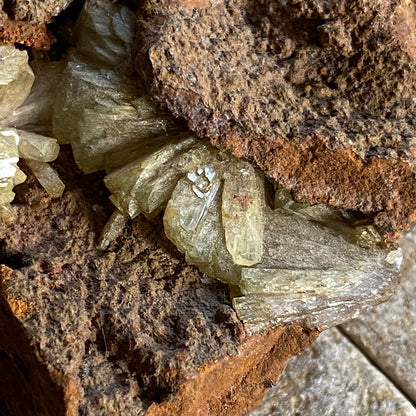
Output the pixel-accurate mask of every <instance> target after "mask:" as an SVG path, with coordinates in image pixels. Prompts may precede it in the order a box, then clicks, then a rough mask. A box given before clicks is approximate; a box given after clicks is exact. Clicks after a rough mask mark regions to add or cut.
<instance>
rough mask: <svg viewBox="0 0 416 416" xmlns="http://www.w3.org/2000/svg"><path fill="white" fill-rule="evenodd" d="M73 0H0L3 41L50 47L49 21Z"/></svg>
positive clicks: (41, 47)
mask: <svg viewBox="0 0 416 416" xmlns="http://www.w3.org/2000/svg"><path fill="white" fill-rule="evenodd" d="M71 1H73V0H0V42H6V43H22V44H25V45H27V46H32V47H35V48H37V49H49V48H50V46H51V42H52V41H53V36H52V34H51V33H50V32H49V31H48V29H47V27H46V25H47V24H48V23H50V22H51V20H52V18H53V16H57V15H58V14H59V12H60V11H62V10H64V9H65V8H66V7H67V6H68V5H69V4H70V3H71Z"/></svg>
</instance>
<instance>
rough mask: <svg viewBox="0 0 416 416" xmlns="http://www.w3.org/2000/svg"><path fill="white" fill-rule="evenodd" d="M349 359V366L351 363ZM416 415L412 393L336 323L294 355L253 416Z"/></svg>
mask: <svg viewBox="0 0 416 416" xmlns="http://www.w3.org/2000/svg"><path fill="white" fill-rule="evenodd" d="M346 363H348V365H346ZM295 415H305V416H313V415H351V416H355V415H366V416H370V415H373V416H390V415H397V416H415V415H416V409H415V408H414V407H413V405H412V404H411V403H410V402H409V401H408V400H407V398H406V397H405V396H404V395H403V394H402V393H401V392H400V391H399V390H398V389H397V388H396V387H395V386H394V385H393V384H392V383H390V381H389V380H388V378H386V377H385V376H384V375H383V374H382V373H381V372H380V371H379V370H378V369H377V368H375V367H373V366H372V365H371V363H370V362H369V361H367V359H366V358H365V356H364V355H363V354H361V353H360V351H359V350H357V349H356V348H354V346H353V345H352V344H351V343H350V342H349V341H348V340H347V338H345V337H343V336H342V334H341V333H340V332H339V331H338V330H337V329H335V328H332V329H330V330H328V331H326V332H325V333H324V334H322V335H321V336H320V337H319V339H318V340H317V341H316V342H315V343H314V345H313V346H312V348H311V349H310V350H308V351H305V352H304V353H302V354H301V355H300V356H299V357H296V358H294V359H293V360H291V361H290V362H289V364H288V366H287V368H286V370H285V372H284V374H283V376H282V378H281V380H280V381H279V383H278V385H277V386H276V387H275V388H273V389H271V390H270V391H269V392H268V393H267V395H266V397H265V398H264V401H263V403H262V405H261V406H259V407H258V408H257V409H256V410H254V411H253V412H251V413H250V414H249V416H295Z"/></svg>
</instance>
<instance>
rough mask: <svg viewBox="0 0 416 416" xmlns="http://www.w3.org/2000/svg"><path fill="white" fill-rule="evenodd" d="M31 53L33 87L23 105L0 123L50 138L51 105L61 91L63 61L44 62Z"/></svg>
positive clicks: (40, 57)
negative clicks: (33, 75)
mask: <svg viewBox="0 0 416 416" xmlns="http://www.w3.org/2000/svg"><path fill="white" fill-rule="evenodd" d="M32 53H34V55H35V59H34V60H33V61H31V62H30V66H31V68H32V69H33V72H34V73H35V82H34V84H33V87H32V89H31V91H30V94H29V96H28V97H27V98H26V100H25V101H24V102H23V104H22V105H20V106H19V107H18V108H16V109H15V110H14V111H13V112H12V113H11V114H9V115H8V116H7V117H6V118H5V119H4V120H3V121H2V123H3V125H5V126H9V127H14V128H18V129H20V130H25V131H31V132H35V133H38V134H42V135H45V136H51V135H52V114H53V104H54V101H55V96H56V95H57V91H60V89H61V85H60V83H61V76H62V71H63V69H64V61H63V60H62V61H60V62H45V61H44V58H43V57H42V56H37V57H36V53H35V52H33V51H32ZM39 55H40V54H39ZM58 95H59V94H58Z"/></svg>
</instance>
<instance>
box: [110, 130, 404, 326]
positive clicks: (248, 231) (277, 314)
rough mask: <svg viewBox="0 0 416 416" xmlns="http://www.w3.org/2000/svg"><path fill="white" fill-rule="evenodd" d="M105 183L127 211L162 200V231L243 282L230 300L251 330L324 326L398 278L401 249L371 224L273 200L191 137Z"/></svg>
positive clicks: (235, 164)
mask: <svg viewBox="0 0 416 416" xmlns="http://www.w3.org/2000/svg"><path fill="white" fill-rule="evenodd" d="M106 184H107V187H108V188H109V189H110V191H111V192H112V196H111V200H112V201H113V202H114V204H115V205H116V206H117V208H118V210H119V211H118V212H119V213H122V214H123V215H125V216H129V217H131V218H133V217H135V216H136V215H138V214H139V213H143V214H145V215H146V216H148V217H152V216H153V215H154V213H155V212H159V211H161V210H163V209H165V213H164V217H163V224H164V228H165V233H166V235H167V237H168V238H169V239H170V240H171V241H172V242H173V243H174V244H175V245H176V246H177V247H178V249H179V250H180V251H181V252H183V253H184V254H185V257H186V260H187V262H188V263H190V264H195V265H197V266H198V267H199V269H200V270H201V271H203V272H205V273H207V274H208V275H210V276H214V277H216V278H218V279H220V280H222V281H223V282H225V283H228V284H230V285H235V286H238V288H239V289H238V290H239V291H240V294H239V295H237V296H235V298H234V300H233V303H234V307H235V309H236V311H237V313H238V316H239V317H240V319H241V320H242V321H243V322H244V323H245V324H246V329H247V330H248V331H249V332H257V331H259V330H262V329H265V328H267V327H269V326H271V325H274V324H281V323H292V322H300V323H302V324H303V325H306V326H308V327H311V328H313V327H319V328H321V329H324V328H328V327H330V326H333V325H336V324H338V323H340V322H343V321H345V320H346V319H349V318H352V317H354V316H356V315H358V314H359V313H361V312H363V311H364V310H366V309H367V308H368V307H370V306H371V305H375V304H377V303H380V302H381V301H383V300H385V299H386V298H387V297H388V295H389V294H390V290H391V288H392V287H394V286H395V283H396V282H397V271H398V266H399V264H400V253H399V252H394V253H389V252H388V251H386V250H385V249H384V248H383V247H381V245H382V244H381V237H380V235H378V234H377V232H376V230H375V229H374V228H373V227H372V226H371V225H363V224H362V223H360V222H358V224H357V223H354V221H352V219H349V218H347V217H345V216H343V215H342V214H340V213H338V212H336V211H334V210H333V209H332V208H330V207H325V206H320V205H318V206H315V207H307V206H303V205H301V204H296V203H294V202H293V201H292V203H289V200H288V198H287V196H285V195H284V191H281V190H278V191H277V192H276V197H275V204H274V206H270V205H269V204H268V203H266V197H265V186H264V177H263V176H262V175H261V174H260V173H259V172H257V171H256V170H255V169H254V168H253V167H252V166H251V165H250V164H249V163H248V162H245V161H241V160H237V159H235V158H233V157H232V156H231V155H229V154H227V153H224V152H219V151H217V150H215V149H213V148H212V147H211V146H210V145H209V144H207V143H204V142H201V141H196V140H195V139H193V138H192V137H190V138H186V139H183V141H182V142H181V143H178V144H170V145H167V146H166V147H164V148H162V149H161V150H159V151H158V152H156V153H154V154H151V155H150V156H147V157H143V158H141V159H139V160H137V161H135V162H133V163H131V164H129V165H126V166H124V167H123V168H121V169H118V170H115V171H113V172H112V173H110V174H109V175H108V176H107V177H106ZM282 201H285V202H284V203H282ZM118 215H121V214H118ZM115 218H119V217H118V216H117V217H115ZM118 221H119V220H118ZM121 226H122V225H121ZM104 234H105V233H104ZM369 235H370V236H371V237H369ZM105 240H106V241H108V238H105Z"/></svg>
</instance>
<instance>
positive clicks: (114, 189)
mask: <svg viewBox="0 0 416 416" xmlns="http://www.w3.org/2000/svg"><path fill="white" fill-rule="evenodd" d="M194 143H195V139H194V138H193V137H190V138H186V139H183V140H181V141H179V142H175V143H172V144H169V145H166V146H164V147H163V148H162V149H160V150H159V151H157V152H155V153H153V154H151V155H150V156H143V157H141V158H139V159H137V160H136V161H134V162H132V163H130V164H128V165H126V166H124V167H122V168H120V169H118V170H116V171H114V172H111V173H110V174H109V175H107V176H106V177H105V179H104V180H105V183H106V185H107V188H108V189H109V190H110V191H111V193H112V196H111V200H112V202H113V203H114V204H115V205H116V206H117V207H118V208H119V210H120V211H121V212H123V213H124V214H125V215H126V216H130V217H131V218H134V217H135V216H136V215H138V214H139V212H143V213H145V214H148V215H152V214H153V213H155V212H156V211H157V210H159V209H160V208H162V207H164V205H165V204H166V202H167V201H168V199H169V198H170V196H171V194H172V191H173V189H174V187H175V185H176V182H177V181H178V179H179V177H180V174H181V172H180V170H179V168H178V167H177V163H175V162H172V160H173V159H175V158H176V157H177V156H178V155H180V154H181V153H183V152H184V151H185V150H187V149H189V148H190V147H191V146H192V145H193V144H194Z"/></svg>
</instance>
